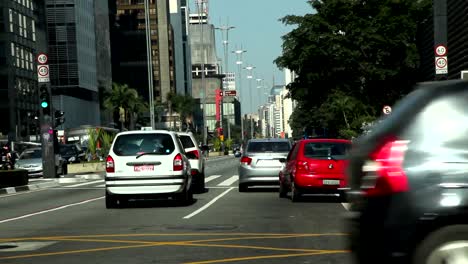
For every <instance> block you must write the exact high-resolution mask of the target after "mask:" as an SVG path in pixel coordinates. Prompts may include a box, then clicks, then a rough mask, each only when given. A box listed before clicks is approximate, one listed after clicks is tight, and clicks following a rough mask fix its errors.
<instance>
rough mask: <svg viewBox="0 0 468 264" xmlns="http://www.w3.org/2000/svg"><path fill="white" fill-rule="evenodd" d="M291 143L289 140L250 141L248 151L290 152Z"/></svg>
mask: <svg viewBox="0 0 468 264" xmlns="http://www.w3.org/2000/svg"><path fill="white" fill-rule="evenodd" d="M290 149H291V145H290V144H289V142H250V143H249V145H248V146H247V152H250V153H261V152H289V150H290Z"/></svg>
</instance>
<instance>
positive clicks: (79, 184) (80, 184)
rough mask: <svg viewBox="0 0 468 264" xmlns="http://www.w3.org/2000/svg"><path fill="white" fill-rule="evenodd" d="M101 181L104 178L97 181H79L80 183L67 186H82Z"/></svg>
mask: <svg viewBox="0 0 468 264" xmlns="http://www.w3.org/2000/svg"><path fill="white" fill-rule="evenodd" d="M101 182H104V180H97V181H91V182H84V183H78V184H73V185H68V186H65V187H67V188H73V187H80V186H83V185H90V184H95V183H101Z"/></svg>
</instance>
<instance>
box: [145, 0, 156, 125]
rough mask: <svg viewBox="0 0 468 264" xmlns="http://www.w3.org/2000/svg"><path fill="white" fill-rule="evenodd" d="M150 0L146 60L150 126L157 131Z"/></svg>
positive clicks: (146, 0) (147, 1) (147, 17)
mask: <svg viewBox="0 0 468 264" xmlns="http://www.w3.org/2000/svg"><path fill="white" fill-rule="evenodd" d="M149 9H150V6H149V0H145V29H146V60H147V63H148V69H147V70H148V90H149V91H148V92H149V110H150V125H151V128H152V129H155V118H154V87H153V58H152V54H151V28H150V25H151V22H150V10H149Z"/></svg>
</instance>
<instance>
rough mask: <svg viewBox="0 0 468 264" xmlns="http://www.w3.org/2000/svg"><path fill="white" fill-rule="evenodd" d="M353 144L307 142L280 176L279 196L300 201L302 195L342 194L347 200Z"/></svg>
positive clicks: (302, 142)
mask: <svg viewBox="0 0 468 264" xmlns="http://www.w3.org/2000/svg"><path fill="white" fill-rule="evenodd" d="M350 148H351V141H349V140H343V139H304V140H299V141H297V142H296V144H294V147H293V148H292V149H291V151H290V152H289V154H288V157H287V158H286V159H282V160H281V162H283V163H284V166H283V169H282V170H281V171H280V173H279V182H280V188H279V196H280V197H281V198H284V197H286V195H287V193H288V192H289V191H291V200H292V201H293V202H296V201H298V200H299V199H300V198H301V196H302V194H308V193H312V194H315V193H339V194H340V195H341V197H342V199H344V190H345V189H346V185H347V184H346V178H345V167H346V165H347V164H346V163H347V158H348V157H347V154H348V150H349V149H350Z"/></svg>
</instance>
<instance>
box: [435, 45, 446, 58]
mask: <svg viewBox="0 0 468 264" xmlns="http://www.w3.org/2000/svg"><path fill="white" fill-rule="evenodd" d="M435 53H436V55H437V56H445V54H447V48H446V47H445V46H444V45H439V46H437V47H436V48H435Z"/></svg>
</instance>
